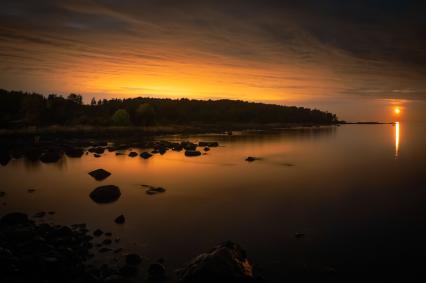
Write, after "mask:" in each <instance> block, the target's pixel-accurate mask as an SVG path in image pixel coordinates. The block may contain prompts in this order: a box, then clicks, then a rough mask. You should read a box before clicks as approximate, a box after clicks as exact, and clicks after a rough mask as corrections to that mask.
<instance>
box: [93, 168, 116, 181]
mask: <svg viewBox="0 0 426 283" xmlns="http://www.w3.org/2000/svg"><path fill="white" fill-rule="evenodd" d="M89 175H90V176H92V177H93V178H95V179H96V180H98V181H101V180H103V179H105V178H107V177H109V176H110V175H111V173H109V172H108V171H106V170H104V169H102V168H101V169H96V170H94V171H92V172H89Z"/></svg>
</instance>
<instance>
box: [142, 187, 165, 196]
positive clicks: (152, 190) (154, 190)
mask: <svg viewBox="0 0 426 283" xmlns="http://www.w3.org/2000/svg"><path fill="white" fill-rule="evenodd" d="M165 191H166V189H164V188H162V187H157V188H156V187H150V188H149V189H148V190H147V191H146V193H147V194H148V195H155V194H158V193H164V192H165Z"/></svg>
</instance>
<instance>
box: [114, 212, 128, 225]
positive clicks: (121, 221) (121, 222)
mask: <svg viewBox="0 0 426 283" xmlns="http://www.w3.org/2000/svg"><path fill="white" fill-rule="evenodd" d="M114 222H115V223H117V224H124V222H126V218H124V215H123V214H121V215H120V216H118V217H117V218H115V220H114Z"/></svg>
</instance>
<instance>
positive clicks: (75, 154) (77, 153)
mask: <svg viewBox="0 0 426 283" xmlns="http://www.w3.org/2000/svg"><path fill="white" fill-rule="evenodd" d="M83 153H84V151H83V150H82V149H81V148H68V149H66V150H65V154H66V155H67V156H68V157H71V158H80V157H81V156H83Z"/></svg>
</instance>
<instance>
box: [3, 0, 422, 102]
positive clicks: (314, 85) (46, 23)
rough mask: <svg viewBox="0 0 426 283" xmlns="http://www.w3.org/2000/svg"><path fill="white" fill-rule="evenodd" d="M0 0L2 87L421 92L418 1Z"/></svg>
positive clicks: (289, 93) (248, 93) (255, 95)
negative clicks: (0, 1) (4, 73)
mask: <svg viewBox="0 0 426 283" xmlns="http://www.w3.org/2000/svg"><path fill="white" fill-rule="evenodd" d="M0 5H1V9H0V39H1V41H0V57H1V58H2V61H1V63H0V70H1V71H2V72H7V75H5V76H3V77H2V78H0V85H1V86H2V87H6V88H14V89H22V88H24V89H28V90H42V91H48V92H53V91H58V92H64V91H69V90H73V91H80V92H83V93H84V92H87V93H95V92H96V93H98V92H99V91H100V90H101V89H102V90H109V92H113V93H117V94H120V93H121V92H123V93H121V94H122V95H128V94H129V93H131V94H132V95H135V94H136V93H137V91H141V92H142V93H143V92H144V91H145V90H147V91H149V92H150V93H151V92H155V91H157V95H162V94H167V93H173V94H174V95H182V96H185V93H188V94H191V95H194V96H195V95H196V93H199V94H200V95H202V93H204V94H205V93H209V94H212V95H213V98H214V97H216V96H214V95H215V94H217V97H222V95H223V93H226V94H227V95H229V96H230V98H239V97H246V98H247V99H251V100H262V99H264V100H268V99H269V100H273V99H277V100H278V99H280V97H281V98H282V99H283V100H286V99H291V98H292V97H293V98H294V99H299V98H300V97H315V96H317V97H330V96H334V97H335V98H336V99H339V97H341V96H345V95H351V96H354V95H355V96H360V97H371V98H388V97H392V98H395V97H400V98H406V99H422V100H426V94H425V92H424V90H425V89H426V86H425V84H426V83H425V82H424V77H425V75H426V34H425V32H426V29H425V28H424V27H425V26H426V20H425V18H424V16H423V15H422V11H423V8H424V6H425V4H423V3H422V1H402V0H400V1H397V0H389V1H338V0H325V1H307V0H299V1H296V2H295V1H286V0H280V1H278V0H276V1H273V0H264V1H252V0H244V1H243V0H235V1H217V0H215V1H213V0H206V1H195V0H192V1H190V0H188V1H187V0H181V1H171V0H157V1H147V0H142V1H130V0H121V1H119V2H117V1H113V0H86V1H85V0H77V1H65V0H58V1H54V0H42V1H30V0H24V1H12V0H5V1H2V3H1V4H0ZM17 73H19V76H17V75H16V74H17ZM14 76H16V78H15V79H13V78H14ZM11 78H12V79H11ZM35 78H37V79H35ZM37 82H38V83H37ZM65 86H66V87H67V88H64V87H65ZM203 86H204V87H205V88H207V89H203ZM77 87H78V88H80V89H76V88H77ZM395 90H410V91H395ZM161 91H163V92H164V93H160V92H161Z"/></svg>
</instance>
